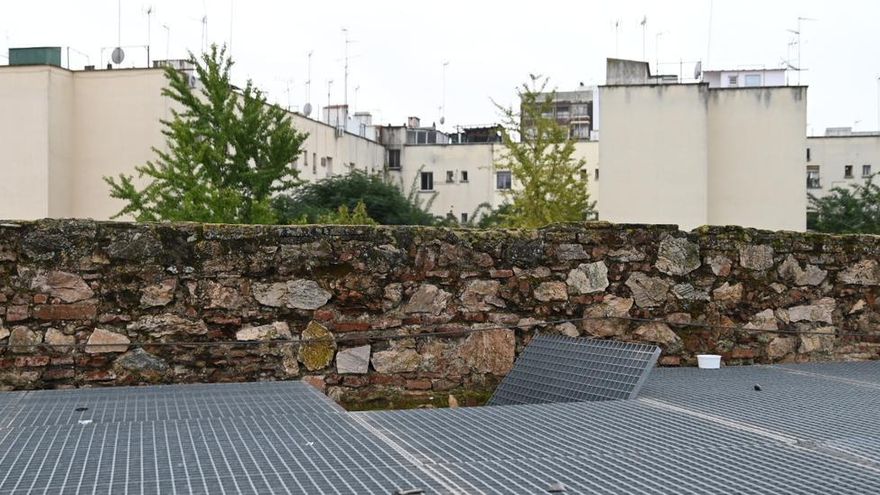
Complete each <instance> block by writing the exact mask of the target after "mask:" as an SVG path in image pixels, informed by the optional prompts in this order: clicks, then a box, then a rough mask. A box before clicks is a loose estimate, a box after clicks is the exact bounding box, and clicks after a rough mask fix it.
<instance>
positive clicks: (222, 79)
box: [104, 45, 307, 223]
mask: <svg viewBox="0 0 880 495" xmlns="http://www.w3.org/2000/svg"><path fill="white" fill-rule="evenodd" d="M190 62H192V63H193V64H194V66H195V71H196V74H197V75H198V79H199V81H200V89H199V90H196V89H194V88H192V87H191V86H190V82H189V79H188V77H187V76H186V75H185V74H183V73H182V72H180V71H178V70H175V69H173V68H171V67H166V69H165V77H166V78H167V79H168V86H167V87H166V88H165V89H163V90H162V94H163V95H165V96H167V97H169V98H171V99H172V100H173V101H174V102H176V103H177V104H178V106H177V108H174V107H172V110H171V115H172V118H171V120H169V121H162V123H163V125H164V129H163V131H162V133H163V134H164V135H165V137H166V143H167V148H168V151H163V150H160V149H157V148H153V151H154V152H155V153H156V157H157V158H156V159H155V161H150V162H147V163H146V165H143V166H139V167H137V168H136V170H137V172H138V175H139V176H140V177H146V178H148V179H149V180H150V182H149V183H148V184H147V185H146V187H144V188H143V189H138V188H137V187H136V186H135V184H134V179H133V177H132V176H126V175H120V176H119V177H118V178H110V177H105V178H104V180H105V181H106V182H107V184H108V185H109V186H110V195H111V196H112V197H114V198H118V199H121V200H123V201H125V202H127V205H126V206H125V207H124V208H123V209H122V211H120V212H119V213H118V214H117V215H116V217H119V216H122V215H127V214H131V215H133V216H134V217H135V218H136V219H137V220H138V221H160V220H188V221H198V222H217V223H274V222H275V221H276V216H275V212H274V210H273V209H272V207H271V198H272V196H273V195H275V194H276V193H278V192H281V191H286V190H289V189H291V188H292V187H294V186H295V185H297V184H298V183H299V181H298V179H297V177H298V172H297V170H296V169H295V167H294V165H293V162H294V161H295V160H296V158H297V157H298V156H299V155H300V153H301V149H302V145H303V142H304V141H305V139H306V137H307V134H305V133H302V132H299V131H297V130H296V129H294V128H293V126H292V124H291V119H290V115H289V114H288V113H287V112H285V111H283V110H282V109H280V108H278V107H276V106H273V105H269V104H267V103H266V98H265V96H264V95H263V94H262V92H261V91H260V90H259V89H257V88H255V87H254V86H253V84H252V82H251V81H248V82H247V85H246V86H245V88H244V90H241V91H240V92H239V91H237V90H236V88H234V86H233V85H232V83H231V81H230V69H231V68H232V65H233V62H232V59H231V58H229V57H228V56H227V55H226V48H225V47H223V48H218V47H217V46H216V45H213V46H212V47H211V50H210V52H208V53H205V54H202V55H201V58H196V56H195V55H193V54H190ZM116 217H114V218H116Z"/></svg>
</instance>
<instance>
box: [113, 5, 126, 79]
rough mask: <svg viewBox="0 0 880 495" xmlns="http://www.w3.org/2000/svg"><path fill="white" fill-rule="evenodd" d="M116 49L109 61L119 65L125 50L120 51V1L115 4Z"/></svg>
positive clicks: (123, 58)
mask: <svg viewBox="0 0 880 495" xmlns="http://www.w3.org/2000/svg"><path fill="white" fill-rule="evenodd" d="M116 15H117V18H116V48H114V49H113V53H111V54H110V60H112V61H113V63H114V64H116V65H119V64H121V63H122V61H123V60H125V50H123V49H122V0H118V1H117V2H116Z"/></svg>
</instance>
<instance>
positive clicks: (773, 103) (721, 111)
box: [708, 86, 807, 231]
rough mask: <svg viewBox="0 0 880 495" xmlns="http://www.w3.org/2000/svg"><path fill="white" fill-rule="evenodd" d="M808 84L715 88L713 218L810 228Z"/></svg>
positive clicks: (711, 150)
mask: <svg viewBox="0 0 880 495" xmlns="http://www.w3.org/2000/svg"><path fill="white" fill-rule="evenodd" d="M806 93H807V91H806V88H804V87H796V86H790V87H777V88H739V89H724V90H711V91H710V99H709V102H710V105H709V193H708V199H709V218H708V220H709V223H710V224H712V225H742V226H746V227H755V228H760V229H772V230H795V231H803V230H805V229H806V207H807V205H806V199H805V198H806V180H805V179H804V168H803V161H804V150H805V148H806V136H805V133H804V130H805V129H806V125H807V114H806V111H807V106H806Z"/></svg>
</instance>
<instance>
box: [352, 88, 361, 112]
mask: <svg viewBox="0 0 880 495" xmlns="http://www.w3.org/2000/svg"><path fill="white" fill-rule="evenodd" d="M360 90H361V86H360V85H357V86H355V87H354V104H353V106H352V110H357V106H358V91H360Z"/></svg>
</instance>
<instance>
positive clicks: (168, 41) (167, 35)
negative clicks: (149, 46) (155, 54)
mask: <svg viewBox="0 0 880 495" xmlns="http://www.w3.org/2000/svg"><path fill="white" fill-rule="evenodd" d="M162 29H164V30H165V60H166V61H167V60H169V59H171V28H170V27H168V24H162Z"/></svg>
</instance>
